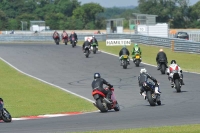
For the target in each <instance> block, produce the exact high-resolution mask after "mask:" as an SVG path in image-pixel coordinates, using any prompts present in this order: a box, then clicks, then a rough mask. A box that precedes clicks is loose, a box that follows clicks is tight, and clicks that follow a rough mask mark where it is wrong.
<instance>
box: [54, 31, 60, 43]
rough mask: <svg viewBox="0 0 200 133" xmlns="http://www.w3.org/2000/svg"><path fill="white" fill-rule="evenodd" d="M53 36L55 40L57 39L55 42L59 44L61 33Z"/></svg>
mask: <svg viewBox="0 0 200 133" xmlns="http://www.w3.org/2000/svg"><path fill="white" fill-rule="evenodd" d="M53 38H54V40H55V43H56V44H57V45H59V42H60V37H59V35H58V34H54V35H53Z"/></svg>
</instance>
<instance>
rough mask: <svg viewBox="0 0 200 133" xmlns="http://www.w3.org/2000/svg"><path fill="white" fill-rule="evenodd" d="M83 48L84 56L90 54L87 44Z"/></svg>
mask: <svg viewBox="0 0 200 133" xmlns="http://www.w3.org/2000/svg"><path fill="white" fill-rule="evenodd" d="M84 50H85V53H84V54H85V57H86V58H88V57H89V54H90V47H89V46H85V48H84Z"/></svg>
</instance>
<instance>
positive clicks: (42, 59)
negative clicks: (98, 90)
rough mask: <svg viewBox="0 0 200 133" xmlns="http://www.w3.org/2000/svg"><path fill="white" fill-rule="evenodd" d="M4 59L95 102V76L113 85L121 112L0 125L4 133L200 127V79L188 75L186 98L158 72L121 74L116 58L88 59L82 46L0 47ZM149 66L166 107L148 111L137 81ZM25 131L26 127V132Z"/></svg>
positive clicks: (130, 68) (131, 70) (99, 56)
mask: <svg viewBox="0 0 200 133" xmlns="http://www.w3.org/2000/svg"><path fill="white" fill-rule="evenodd" d="M0 57H1V58H3V59H4V60H6V61H8V62H9V63H11V64H12V65H14V66H15V67H17V68H18V69H20V70H22V71H23V72H25V73H28V74H30V75H33V76H35V77H38V78H40V79H43V80H45V81H47V82H50V83H53V84H55V85H58V86H61V87H63V88H66V89H67V90H70V91H72V92H75V93H77V94H79V95H82V96H84V97H87V98H89V99H91V100H93V98H92V96H91V82H92V80H93V73H94V72H100V73H101V75H102V77H104V78H105V79H106V80H108V81H109V82H110V83H111V84H113V85H114V88H115V90H116V91H115V94H116V97H117V100H118V102H119V104H120V106H121V111H119V112H109V113H98V112H96V113H89V114H83V115H76V116H66V117H58V118H46V119H37V120H26V121H13V122H12V123H9V124H3V123H1V124H0V128H1V131H2V132H4V133H8V132H15V133H26V132H29V133H35V132H71V131H89V130H103V129H123V128H137V127H152V126H166V125H182V124H193V123H200V116H199V106H200V102H199V101H200V97H199V94H200V90H199V81H200V75H198V74H192V73H184V82H185V84H186V85H185V86H183V87H182V91H183V92H182V93H179V94H178V93H176V92H175V90H174V89H172V88H171V87H170V83H169V81H168V79H167V75H161V74H160V71H157V70H156V68H155V67H152V66H147V65H144V64H141V65H140V67H135V65H134V64H133V63H131V65H129V66H128V69H126V70H124V69H122V66H120V65H119V60H118V58H117V57H114V56H111V55H108V54H104V53H101V52H98V53H97V54H95V55H94V54H90V57H89V58H85V56H84V55H83V53H82V51H81V48H80V47H75V48H72V47H71V45H67V46H65V45H55V44H42V43H41V44H40V43H37V44H34V43H29V44H0ZM143 67H145V68H146V69H147V71H148V72H149V73H150V74H152V75H153V76H154V77H155V78H157V79H158V81H159V82H160V88H161V91H162V95H161V100H162V105H161V106H156V107H150V106H149V104H148V102H147V101H145V100H143V97H141V96H140V95H139V88H138V83H137V76H138V74H139V71H140V69H141V68H143ZM22 127H23V128H22Z"/></svg>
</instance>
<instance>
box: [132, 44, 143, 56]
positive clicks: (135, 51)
mask: <svg viewBox="0 0 200 133" xmlns="http://www.w3.org/2000/svg"><path fill="white" fill-rule="evenodd" d="M136 53H139V54H140V56H141V55H142V50H141V48H140V47H139V46H138V44H137V43H135V44H134V47H133V51H132V58H133V59H134V58H135V56H136Z"/></svg>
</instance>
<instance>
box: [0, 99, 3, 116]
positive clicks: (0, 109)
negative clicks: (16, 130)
mask: <svg viewBox="0 0 200 133" xmlns="http://www.w3.org/2000/svg"><path fill="white" fill-rule="evenodd" d="M2 109H3V99H2V98H0V115H1V111H2Z"/></svg>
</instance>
